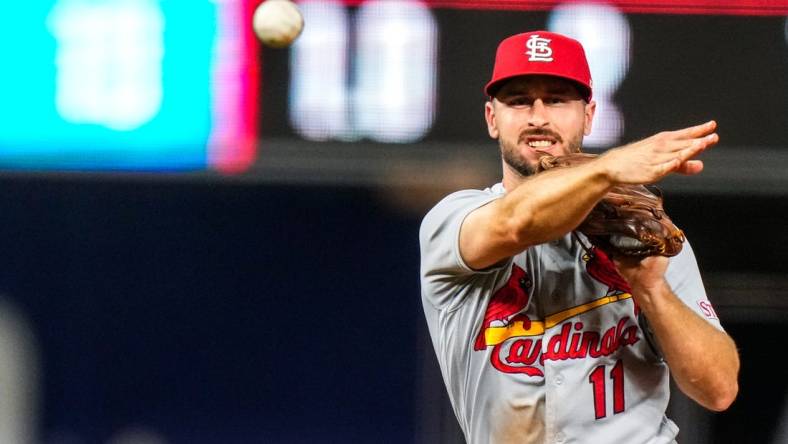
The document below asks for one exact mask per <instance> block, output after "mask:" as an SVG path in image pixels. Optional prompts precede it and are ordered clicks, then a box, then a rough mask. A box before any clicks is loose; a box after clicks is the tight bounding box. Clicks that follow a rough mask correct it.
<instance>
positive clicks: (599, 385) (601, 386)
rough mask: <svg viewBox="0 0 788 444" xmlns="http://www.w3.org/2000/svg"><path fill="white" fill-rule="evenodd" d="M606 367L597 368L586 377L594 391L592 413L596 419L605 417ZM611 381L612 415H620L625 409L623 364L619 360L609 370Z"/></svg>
mask: <svg viewBox="0 0 788 444" xmlns="http://www.w3.org/2000/svg"><path fill="white" fill-rule="evenodd" d="M607 367H608V366H606V365H599V366H597V367H596V368H595V369H594V371H592V372H591V374H590V375H589V376H588V382H589V383H590V384H591V386H592V388H593V390H594V413H595V414H596V419H602V418H604V417H606V416H607V388H606V384H605V382H606V381H605V373H606V370H607ZM610 379H611V380H612V381H613V414H614V415H615V414H616V413H621V412H623V411H624V409H625V408H626V405H625V403H624V363H623V362H622V361H621V360H620V359H619V360H618V361H616V364H615V365H614V366H613V368H612V369H611V370H610Z"/></svg>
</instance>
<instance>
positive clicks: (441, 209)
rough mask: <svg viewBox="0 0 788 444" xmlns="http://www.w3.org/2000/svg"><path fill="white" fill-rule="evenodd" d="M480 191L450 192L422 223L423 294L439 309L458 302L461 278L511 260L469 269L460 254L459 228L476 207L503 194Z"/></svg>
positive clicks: (495, 267)
mask: <svg viewBox="0 0 788 444" xmlns="http://www.w3.org/2000/svg"><path fill="white" fill-rule="evenodd" d="M501 196H502V195H500V194H494V193H489V192H486V191H481V190H464V191H458V192H456V193H453V194H450V195H449V196H447V197H446V198H444V199H443V200H442V201H440V202H439V203H438V204H437V205H436V206H435V207H433V208H432V210H430V211H429V212H428V213H427V215H426V216H424V219H423V220H422V223H421V228H420V230H419V246H420V250H421V285H422V294H423V295H424V297H425V299H426V300H428V301H429V302H430V303H431V304H432V305H433V306H434V307H436V308H447V307H448V306H450V305H452V306H454V305H455V304H458V303H459V302H461V301H458V300H457V299H458V297H462V295H461V294H455V293H456V285H457V282H458V281H459V280H462V279H463V278H465V277H467V276H469V275H471V274H479V273H490V272H493V271H497V270H499V269H501V268H503V267H505V266H506V265H508V263H509V261H504V262H502V263H501V264H496V265H495V266H493V267H491V268H488V269H485V270H482V271H479V270H474V269H472V268H470V267H469V266H468V265H467V264H466V263H465V261H463V259H462V256H461V255H460V246H459V245H460V244H459V240H460V227H461V226H462V223H463V221H464V220H465V217H466V216H468V214H470V213H471V212H472V211H473V210H475V209H477V208H479V207H482V206H484V205H486V204H488V203H489V202H491V201H493V200H495V199H497V198H499V197H501Z"/></svg>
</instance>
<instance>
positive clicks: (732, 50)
mask: <svg viewBox="0 0 788 444" xmlns="http://www.w3.org/2000/svg"><path fill="white" fill-rule="evenodd" d="M300 7H301V9H302V11H303V13H304V18H305V23H306V27H305V29H304V33H303V34H302V36H301V37H300V38H299V40H297V41H296V43H295V45H294V46H293V47H292V48H291V49H290V50H289V51H281V50H274V51H267V50H266V51H264V52H263V55H262V61H263V79H264V80H265V81H264V84H263V88H262V108H263V109H262V113H261V120H260V125H261V128H262V136H263V137H262V141H263V144H264V143H265V140H266V138H268V137H273V138H285V139H287V138H293V139H294V140H307V141H312V142H316V143H320V142H332V143H348V144H358V145H363V146H369V144H370V143H381V144H392V143H393V144H398V143H399V144H411V143H421V142H450V143H460V144H462V143H466V144H479V143H483V142H485V141H487V140H489V139H488V138H487V134H486V128H485V126H484V120H483V113H482V109H483V103H484V100H485V97H484V96H483V94H482V87H483V85H484V84H485V83H486V82H487V81H488V79H489V76H490V73H491V70H492V64H493V58H494V55H495V49H496V45H497V42H498V41H500V40H501V39H502V38H504V37H506V36H508V35H511V34H515V33H518V32H524V31H527V30H536V29H545V30H551V31H556V32H561V33H565V34H568V35H570V36H573V37H575V38H577V39H578V40H580V41H582V42H583V44H584V46H585V48H586V51H587V54H588V58H589V63H590V65H591V71H592V77H593V81H594V98H595V100H596V101H597V103H598V105H597V116H596V118H595V123H594V130H593V132H592V135H591V136H590V137H588V138H587V139H586V141H585V142H586V147H587V148H591V149H594V148H596V149H604V148H606V147H610V146H615V145H616V144H620V143H624V142H627V141H631V140H633V139H636V138H641V137H644V136H647V135H650V134H652V133H654V132H657V131H660V130H668V129H675V128H681V127H684V126H687V125H691V124H695V123H701V122H703V121H705V120H707V119H712V118H714V119H716V120H718V122H719V123H720V134H721V140H722V143H723V144H729V145H738V146H753V145H757V146H762V147H775V148H782V147H788V132H786V131H784V128H785V127H786V125H787V124H788V117H786V116H788V114H787V113H786V108H788V25H787V24H786V16H788V2H786V1H754V0H750V1H746V0H741V1H710V0H695V1H692V0H687V1H677V0H674V1H669V0H665V1H645V0H629V1H623V0H622V1H609V2H598V1H593V2H579V1H569V2H559V1H538V2H530V1H528V2H526V1H507V0H498V1H486V2H482V1H462V0H455V1H449V0H445V1H440V0H435V1H424V2H414V1H397V0H366V1H360V0H354V1H345V2H338V1H328V0H323V1H321V0H310V1H304V2H301V3H300ZM281 85H288V91H287V93H286V94H285V92H284V90H283V88H282V87H281ZM425 146H426V145H425ZM391 149H392V150H393V151H392V152H396V147H392V148H391Z"/></svg>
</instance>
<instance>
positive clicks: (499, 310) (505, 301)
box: [473, 264, 532, 351]
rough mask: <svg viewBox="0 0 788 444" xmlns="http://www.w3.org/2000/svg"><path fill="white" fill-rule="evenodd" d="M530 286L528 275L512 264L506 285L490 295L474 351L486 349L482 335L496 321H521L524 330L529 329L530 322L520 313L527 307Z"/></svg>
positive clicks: (509, 322)
mask: <svg viewBox="0 0 788 444" xmlns="http://www.w3.org/2000/svg"><path fill="white" fill-rule="evenodd" d="M531 284H532V282H531V278H530V277H529V276H528V273H526V272H525V270H523V269H522V268H520V267H518V266H517V265H515V264H512V275H511V277H509V280H508V281H507V282H506V285H504V286H503V287H501V288H500V289H499V290H498V291H496V292H495V294H493V295H492V298H490V302H489V303H488V304H487V311H486V312H485V313H484V321H483V323H482V327H481V329H480V330H479V334H478V336H476V343H475V344H474V346H473V349H474V350H477V351H478V350H484V349H485V348H486V347H487V344H486V343H485V339H484V334H485V332H486V331H487V329H488V328H490V327H491V326H492V324H493V322H496V321H497V322H500V323H503V324H504V325H509V324H511V323H513V322H515V321H522V322H523V328H524V329H526V330H527V329H528V328H529V327H530V325H531V320H530V319H528V316H526V315H525V314H523V313H520V312H521V311H523V309H524V308H525V307H526V306H528V298H529V295H528V290H529V289H530V288H531Z"/></svg>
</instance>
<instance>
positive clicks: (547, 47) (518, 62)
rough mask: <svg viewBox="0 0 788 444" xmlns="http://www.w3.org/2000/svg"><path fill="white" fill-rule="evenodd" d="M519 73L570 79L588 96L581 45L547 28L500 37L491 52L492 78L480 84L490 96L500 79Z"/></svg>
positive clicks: (501, 82) (518, 74) (587, 78)
mask: <svg viewBox="0 0 788 444" xmlns="http://www.w3.org/2000/svg"><path fill="white" fill-rule="evenodd" d="M523 75H547V76H556V77H562V78H565V79H569V80H572V81H574V82H575V83H576V84H577V86H578V88H579V90H580V95H581V96H583V98H584V99H585V100H586V101H589V100H591V71H590V70H589V69H588V60H586V52H585V50H584V49H583V45H581V44H580V42H578V41H577V40H575V39H571V38H569V37H567V36H565V35H561V34H556V33H554V32H548V31H533V32H525V33H522V34H516V35H513V36H511V37H508V38H506V39H504V40H503V41H501V43H500V44H499V45H498V51H497V52H496V54H495V67H494V68H493V75H492V79H491V80H490V81H489V82H488V83H487V85H486V86H485V87H484V92H485V93H486V94H487V95H488V96H494V95H495V93H496V92H497V91H498V88H500V87H501V86H502V85H503V83H504V81H506V80H509V79H511V78H513V77H518V76H523Z"/></svg>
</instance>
